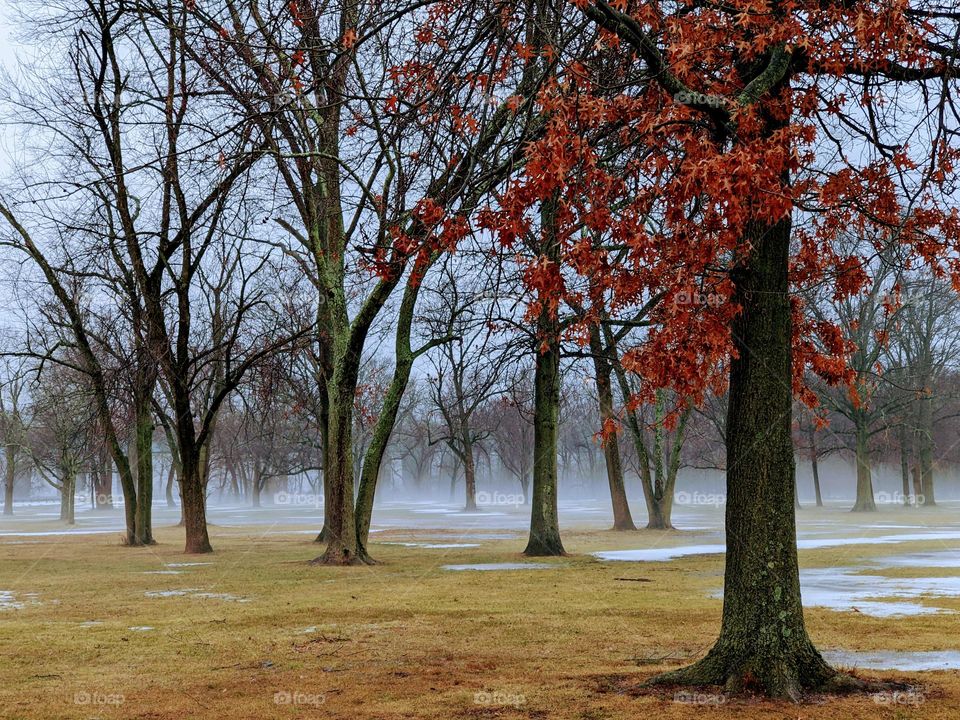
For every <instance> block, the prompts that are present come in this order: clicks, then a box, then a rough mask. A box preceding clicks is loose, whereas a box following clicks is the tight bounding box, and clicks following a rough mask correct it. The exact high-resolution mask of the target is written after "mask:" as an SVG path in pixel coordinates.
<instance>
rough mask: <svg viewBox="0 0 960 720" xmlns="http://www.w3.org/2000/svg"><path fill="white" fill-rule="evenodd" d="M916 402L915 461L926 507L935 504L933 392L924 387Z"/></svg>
mask: <svg viewBox="0 0 960 720" xmlns="http://www.w3.org/2000/svg"><path fill="white" fill-rule="evenodd" d="M918 402H919V408H918V410H919V413H918V415H919V417H918V418H917V420H918V422H917V426H918V427H917V431H918V432H917V456H918V457H917V462H918V464H919V466H920V492H921V494H922V495H923V505H924V507H927V506H933V505H936V504H937V499H936V496H935V494H934V489H933V393H932V391H931V389H930V388H929V387H926V388H924V392H923V395H922V396H921V397H920V399H919V401H918ZM919 500H920V498H918V501H919Z"/></svg>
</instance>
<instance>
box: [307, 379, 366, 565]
mask: <svg viewBox="0 0 960 720" xmlns="http://www.w3.org/2000/svg"><path fill="white" fill-rule="evenodd" d="M348 370H349V369H348ZM343 372H344V370H343V369H339V370H338V373H337V375H335V376H334V378H333V379H332V381H331V386H332V387H331V390H332V392H331V395H330V423H329V425H328V426H327V427H328V433H329V442H330V446H329V451H328V452H329V459H330V464H329V465H328V466H327V468H326V472H325V473H324V487H325V498H326V501H325V502H326V505H327V508H326V512H325V522H324V528H323V530H324V533H325V540H326V543H327V547H326V550H325V551H324V553H323V555H321V556H320V557H318V558H315V559H314V560H313V561H312V562H313V563H314V564H322V565H358V564H361V563H363V562H364V558H363V556H362V553H361V551H360V548H359V547H358V545H357V528H356V516H355V512H354V497H353V447H352V425H353V402H354V397H353V391H354V388H355V387H356V383H355V381H354V382H351V379H350V378H349V377H347V378H343V377H342V376H341V373H343Z"/></svg>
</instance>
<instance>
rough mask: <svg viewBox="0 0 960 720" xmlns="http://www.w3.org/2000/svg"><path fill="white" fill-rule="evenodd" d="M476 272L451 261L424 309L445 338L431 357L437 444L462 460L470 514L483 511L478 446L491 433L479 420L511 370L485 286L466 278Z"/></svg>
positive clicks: (433, 328) (431, 325)
mask: <svg viewBox="0 0 960 720" xmlns="http://www.w3.org/2000/svg"><path fill="white" fill-rule="evenodd" d="M476 272H477V271H476V269H475V268H470V267H463V266H458V265H454V264H453V262H452V261H450V263H449V264H448V265H447V267H446V268H445V269H444V273H443V281H442V282H441V283H440V284H438V286H437V287H436V288H435V290H433V291H432V292H431V293H430V294H429V296H428V298H427V299H426V306H425V308H424V310H423V313H424V319H423V322H424V324H425V326H426V327H427V328H429V332H430V334H431V335H432V336H433V337H434V338H437V339H442V342H440V343H439V344H438V345H437V347H435V348H434V349H433V350H431V351H430V352H429V353H427V357H428V358H429V361H430V365H431V371H430V378H429V383H430V388H431V400H432V404H433V408H434V410H435V412H436V414H437V416H438V418H439V420H438V422H437V423H436V425H437V426H438V427H439V428H440V430H439V432H437V433H436V434H434V435H433V436H432V437H431V442H433V443H439V442H442V443H445V444H446V446H447V448H449V450H450V452H452V453H453V454H454V455H455V456H456V458H457V459H458V460H459V465H460V467H462V468H463V476H464V488H465V509H466V510H468V511H469V510H476V509H477V452H478V446H479V445H480V443H482V442H483V441H484V440H486V439H487V438H488V437H489V435H490V430H489V428H486V427H482V425H481V423H480V422H478V421H479V420H480V419H482V417H483V413H482V412H481V411H482V410H483V409H484V408H485V407H486V405H487V404H488V403H489V402H490V401H491V399H493V398H494V396H495V394H496V393H497V392H498V391H499V388H500V384H501V380H502V379H503V378H504V376H505V375H506V374H507V372H508V371H509V369H510V359H509V353H510V348H509V346H508V343H509V337H506V338H505V337H504V334H503V333H501V332H499V331H498V329H497V327H496V326H495V324H494V320H493V318H492V317H491V314H490V312H491V306H490V303H489V301H488V299H487V298H488V297H489V295H488V294H487V293H485V292H484V285H483V284H481V283H479V282H477V281H470V280H466V281H464V280H463V278H464V277H468V278H469V277H470V276H471V275H472V274H475V273H476Z"/></svg>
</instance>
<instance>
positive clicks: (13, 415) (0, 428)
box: [0, 356, 30, 515]
mask: <svg viewBox="0 0 960 720" xmlns="http://www.w3.org/2000/svg"><path fill="white" fill-rule="evenodd" d="M29 367H30V366H29V364H28V363H27V362H26V360H25V359H24V358H17V357H9V356H8V357H3V358H0V444H2V446H3V514H4V515H13V491H14V485H15V483H16V481H17V477H18V475H19V474H21V471H22V466H21V463H22V461H23V460H25V459H26V457H25V452H24V451H25V447H24V442H25V439H26V433H27V430H28V425H29V415H28V413H27V410H28V404H29V403H28V392H29V390H28V387H27V384H28V381H29V380H28V373H29Z"/></svg>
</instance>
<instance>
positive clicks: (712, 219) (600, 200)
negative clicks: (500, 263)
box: [478, 0, 960, 403]
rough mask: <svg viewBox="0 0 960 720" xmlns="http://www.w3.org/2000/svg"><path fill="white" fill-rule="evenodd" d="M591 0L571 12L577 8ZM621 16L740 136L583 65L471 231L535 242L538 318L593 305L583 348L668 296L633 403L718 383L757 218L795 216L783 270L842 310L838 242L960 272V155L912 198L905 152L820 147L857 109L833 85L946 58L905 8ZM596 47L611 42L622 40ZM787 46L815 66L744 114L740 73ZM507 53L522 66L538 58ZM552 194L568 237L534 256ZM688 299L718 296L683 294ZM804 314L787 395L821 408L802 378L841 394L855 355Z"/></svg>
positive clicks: (558, 225) (860, 273)
mask: <svg viewBox="0 0 960 720" xmlns="http://www.w3.org/2000/svg"><path fill="white" fill-rule="evenodd" d="M588 2H589V0H574V4H576V5H579V6H581V7H583V6H586V4H587V3H588ZM612 4H613V5H614V6H617V7H621V8H623V9H627V8H628V7H629V12H630V13H631V15H632V16H633V17H634V18H635V19H637V20H638V22H639V23H640V24H641V26H643V27H644V28H646V29H648V30H649V32H650V33H651V34H652V35H654V36H656V37H657V40H658V46H659V47H661V48H663V54H664V57H665V59H666V61H667V65H668V67H669V68H670V71H671V72H672V73H674V74H675V75H676V77H677V78H679V80H681V81H682V82H683V83H685V84H686V85H687V86H688V87H690V88H691V89H692V90H693V91H695V92H697V93H702V94H704V95H705V96H710V97H712V98H722V99H724V103H725V106H726V107H727V108H735V110H734V111H733V118H732V119H733V122H734V123H735V126H736V133H735V137H734V138H732V139H728V140H727V141H725V142H717V141H716V139H715V136H714V134H713V128H712V127H711V125H710V122H709V119H708V118H706V117H705V116H704V113H703V112H702V111H701V110H698V109H693V108H691V107H689V106H688V105H686V104H684V103H683V102H682V101H681V102H678V101H677V99H676V98H674V97H671V96H670V95H668V94H667V93H666V92H664V90H663V89H662V88H661V87H660V86H659V85H658V84H657V83H656V82H654V83H651V85H650V86H649V87H647V88H645V89H642V90H641V91H636V90H634V91H633V94H628V93H627V92H624V93H622V94H611V93H610V92H609V91H608V90H606V89H605V88H608V87H609V86H610V85H611V84H613V83H611V82H609V78H606V80H608V82H605V83H604V85H603V87H601V86H600V84H599V83H595V82H594V79H593V78H592V76H591V72H590V71H589V69H587V68H584V67H583V65H582V64H581V62H580V61H576V62H571V63H569V64H568V65H567V66H566V67H565V68H564V69H563V72H562V73H561V74H560V75H559V76H558V77H560V78H561V79H559V80H557V81H556V82H554V83H552V84H551V85H549V86H548V87H546V88H545V89H544V90H542V92H541V94H540V96H539V98H538V103H539V107H540V112H541V113H542V114H543V115H544V117H545V118H546V131H545V132H544V134H543V136H542V137H541V138H539V139H538V140H536V141H535V142H533V143H531V144H530V146H529V149H528V152H527V160H526V165H525V167H524V169H523V172H522V174H521V175H520V176H519V177H517V178H515V179H514V180H513V181H512V182H511V183H510V184H509V186H508V187H506V188H505V189H504V191H503V192H502V193H501V194H500V195H499V196H498V197H497V198H496V201H495V203H493V204H492V205H491V206H490V207H488V208H486V209H484V210H483V211H482V212H481V213H480V215H479V217H478V223H479V224H480V225H481V226H482V227H485V228H487V229H489V230H491V231H493V232H494V233H496V235H497V237H498V238H499V241H500V243H501V244H502V245H503V246H504V248H506V249H513V248H515V247H516V246H517V245H518V244H519V243H523V244H524V245H525V246H526V247H527V248H529V249H531V250H532V251H533V257H529V258H528V260H527V261H526V262H527V267H526V269H525V273H524V277H525V279H526V281H527V284H528V286H529V288H530V290H531V295H532V300H531V309H532V312H538V311H539V310H540V308H541V307H543V306H544V304H546V306H547V307H549V308H550V309H551V311H554V312H557V311H559V308H560V307H561V305H562V303H563V302H564V301H566V302H567V304H568V305H569V306H570V307H576V308H586V310H585V311H584V312H583V313H582V314H581V315H580V318H579V324H578V325H574V326H573V327H572V328H571V329H570V330H569V333H570V336H571V337H574V338H585V337H586V333H585V331H584V326H587V325H589V324H591V323H595V322H597V321H598V318H599V314H600V313H601V312H603V313H606V314H609V315H611V316H614V317H618V316H619V317H628V316H630V314H631V313H632V312H634V311H635V309H636V308H637V307H638V305H640V304H642V303H643V302H645V301H646V300H648V299H649V298H651V297H659V298H661V300H660V302H659V304H657V305H656V307H655V308H654V309H653V310H652V311H651V313H650V315H649V317H648V320H649V322H650V323H651V325H650V327H649V328H648V329H647V330H646V332H645V333H643V334H642V335H640V336H639V339H638V340H637V342H636V345H635V346H634V347H632V348H631V349H630V350H629V351H628V352H627V353H626V354H625V356H624V365H625V366H626V367H627V368H628V369H629V370H631V371H632V372H633V373H635V374H636V376H637V377H638V378H639V380H640V390H639V392H638V395H637V397H636V401H637V402H650V401H652V400H653V398H654V392H655V391H656V389H658V388H669V389H672V390H674V391H676V392H677V393H678V394H679V395H680V396H681V397H683V398H692V399H693V400H694V401H698V400H700V399H701V398H702V396H703V393H704V392H705V391H706V390H707V389H708V388H711V387H712V388H717V387H719V386H721V385H722V383H723V375H724V371H725V365H726V362H727V361H728V359H729V357H730V356H731V353H732V351H733V349H732V343H731V338H730V321H731V319H732V317H733V316H734V314H735V313H736V312H738V310H739V308H738V307H736V305H735V304H734V303H733V302H731V301H730V298H731V294H732V290H733V287H732V283H731V281H730V276H729V271H730V270H731V269H732V267H733V266H734V265H735V264H736V263H737V262H738V259H740V258H742V257H744V256H746V255H747V254H748V253H749V252H750V246H749V243H748V242H746V241H745V239H744V238H745V237H747V236H748V233H746V232H745V229H746V228H747V226H748V224H760V225H765V224H772V223H775V222H777V221H779V220H781V219H782V218H783V217H785V216H787V215H792V216H793V217H794V219H795V221H798V222H796V225H795V230H794V243H795V247H796V252H795V253H794V255H793V256H792V257H791V266H790V271H791V278H792V281H793V283H794V287H795V288H797V287H801V286H803V285H805V284H808V283H822V282H832V283H833V284H834V286H835V294H836V297H837V298H842V297H849V296H851V295H854V294H856V293H859V292H861V291H863V290H864V289H865V288H866V287H867V286H868V285H869V283H870V280H871V279H870V276H869V274H868V273H867V272H866V270H865V269H864V267H865V265H864V263H863V261H862V258H861V257H860V256H859V255H857V254H854V255H843V254H841V253H839V252H838V251H836V249H835V248H836V246H837V243H836V240H837V238H838V237H839V236H840V235H841V234H843V233H859V234H860V237H864V238H866V237H871V238H875V240H873V241H872V242H875V243H889V242H894V241H895V242H899V243H901V244H902V245H903V246H904V248H905V250H906V251H908V253H909V252H912V253H914V254H915V255H916V256H918V257H919V258H920V259H922V260H923V261H924V262H926V263H929V264H931V265H932V266H935V267H941V266H945V267H946V269H947V270H948V271H952V272H953V273H954V275H955V277H960V275H957V269H958V267H957V264H956V260H955V259H954V258H955V257H956V256H955V255H953V257H951V253H955V252H956V250H957V249H958V248H960V219H958V215H957V211H956V209H954V208H949V207H944V206H943V204H942V203H941V202H940V201H938V199H937V192H936V187H935V186H937V185H940V184H942V183H944V182H945V181H946V180H947V179H948V177H950V175H951V173H952V171H953V166H954V164H955V161H956V156H957V148H951V147H947V146H943V147H936V148H933V152H932V155H931V157H930V158H929V165H930V168H929V171H928V172H927V171H925V173H924V176H923V179H922V182H920V183H919V185H923V184H926V185H927V186H928V189H927V190H923V189H922V187H920V188H919V190H918V192H917V193H915V194H914V195H913V196H912V197H911V198H910V199H909V203H908V202H907V199H906V198H905V197H904V193H903V182H902V180H903V177H904V175H903V174H904V173H908V174H909V173H910V172H911V171H915V170H916V168H915V167H914V165H913V163H912V162H911V161H910V159H909V156H908V155H907V154H906V153H905V152H903V151H902V150H901V151H899V152H896V153H894V154H893V155H892V157H891V156H890V155H889V154H886V155H885V154H883V153H877V154H875V155H876V157H875V158H871V159H870V160H869V161H868V162H865V163H863V164H862V165H860V166H856V165H853V164H846V165H842V166H839V167H838V166H836V164H834V165H831V164H830V163H829V162H828V161H826V160H825V159H824V158H821V157H819V155H818V152H817V148H818V144H817V143H818V140H819V139H820V138H821V134H822V130H821V128H822V124H821V123H820V119H821V118H823V117H828V116H831V115H838V114H843V113H844V112H846V110H845V108H846V106H847V103H848V102H849V100H848V98H846V97H844V96H843V95H842V94H841V93H840V92H839V91H837V90H836V86H837V82H836V78H838V77H841V76H844V75H846V74H848V73H854V72H855V73H861V72H863V71H865V70H873V71H879V70H883V69H884V68H890V67H893V66H894V65H895V66H897V67H902V68H910V69H915V70H916V69H924V68H930V67H934V66H936V62H937V61H936V60H935V59H934V58H933V57H932V55H931V54H930V52H929V50H928V49H927V46H926V44H925V32H926V31H927V30H928V29H929V27H928V26H927V25H926V24H925V22H924V21H918V20H916V19H915V18H914V17H912V16H908V14H907V13H906V12H905V9H906V7H907V5H908V3H907V0H892V1H890V0H887V1H884V2H854V3H821V2H814V1H805V0H791V1H788V2H780V3H777V6H778V8H779V9H780V11H781V12H779V13H776V14H775V13H773V12H772V11H771V6H770V3H769V2H767V0H731V2H729V3H723V4H715V5H706V6H705V5H702V4H697V5H696V7H695V6H694V5H693V3H689V7H688V8H687V11H686V12H680V13H675V14H673V15H671V16H670V17H665V16H664V15H663V12H662V6H663V5H664V4H663V3H660V2H652V1H643V2H630V3H627V2H626V1H625V0H621V1H620V2H615V3H612ZM601 40H602V44H605V45H608V46H617V45H618V44H619V43H618V39H617V38H616V37H615V36H612V35H611V34H610V33H604V34H603V35H602V37H601ZM780 44H784V45H785V46H786V47H787V48H789V49H790V50H791V51H793V52H794V53H796V54H798V55H802V56H803V57H804V58H805V62H806V68H807V69H808V70H809V71H810V72H798V73H797V76H796V78H797V80H796V81H795V82H793V83H792V84H791V85H790V87H789V88H788V89H787V90H785V91H782V92H781V93H780V94H778V95H776V96H773V97H766V98H763V99H762V100H761V101H760V102H758V103H754V104H753V105H750V106H748V107H739V106H737V96H738V93H740V92H741V91H742V89H743V82H742V80H741V78H740V76H739V75H738V68H742V67H744V66H745V65H746V64H747V63H748V62H750V61H761V62H762V61H763V59H764V57H765V56H766V55H767V53H768V52H769V51H770V49H771V48H773V47H775V46H777V45H780ZM514 52H515V53H516V55H517V56H518V58H519V59H520V60H521V61H522V60H523V59H524V57H525V54H528V53H529V50H528V49H527V48H525V47H515V48H514ZM881 101H882V98H880V99H878V98H870V97H866V98H857V99H856V102H857V103H879V102H881ZM771 117H774V118H779V119H781V120H783V121H785V122H784V126H783V128H782V129H780V130H777V131H775V132H771V131H769V130H768V129H767V128H769V127H770V126H769V124H768V121H769V118H771ZM612 149H613V150H612ZM919 185H918V187H919ZM556 197H559V211H558V212H557V213H556V220H555V227H554V228H551V232H553V233H556V237H557V238H558V239H559V243H560V247H561V253H560V255H561V259H560V261H559V263H556V262H552V261H549V260H547V259H546V258H545V257H544V255H543V254H542V253H541V252H540V251H538V248H542V247H543V245H544V237H545V233H546V229H545V228H543V227H541V226H540V222H539V217H540V216H539V208H540V207H541V206H542V205H543V203H545V202H547V201H549V200H551V199H552V198H556ZM810 210H812V212H808V211H810ZM800 221H802V222H800ZM611 247H612V248H616V250H611V249H610V248H611ZM957 284H958V287H960V282H958V283H957ZM691 297H695V298H701V297H709V298H714V299H715V301H714V302H686V301H680V299H681V298H686V299H689V298H691ZM792 307H793V311H794V316H795V322H794V328H795V340H794V349H795V362H794V376H795V383H794V384H795V390H796V392H797V393H798V394H799V395H800V397H801V398H802V399H804V400H805V401H807V402H810V403H813V402H814V398H813V396H812V393H811V392H810V391H809V390H808V389H806V388H805V385H804V382H803V380H804V377H805V376H806V373H807V371H808V369H809V370H812V371H813V372H814V373H816V374H817V375H819V376H821V377H823V378H825V379H827V380H828V381H829V382H833V383H837V382H844V381H846V382H850V380H851V375H850V372H849V370H848V369H847V362H846V361H847V358H848V356H849V354H850V352H851V351H852V349H853V348H852V347H851V346H850V343H849V342H847V341H846V340H845V339H844V338H843V335H842V333H841V332H840V331H839V329H838V328H836V327H835V326H832V325H831V324H830V323H825V322H818V321H814V320H812V319H811V318H810V317H808V315H807V314H806V313H805V312H804V306H803V303H802V302H800V300H799V299H798V297H793V298H792ZM815 340H816V341H815Z"/></svg>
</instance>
